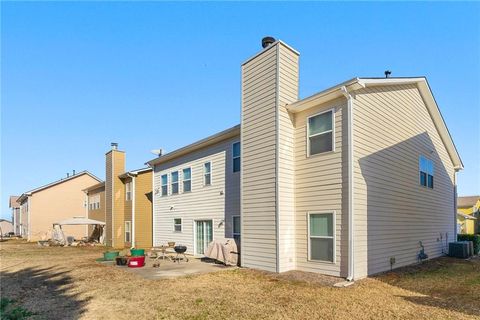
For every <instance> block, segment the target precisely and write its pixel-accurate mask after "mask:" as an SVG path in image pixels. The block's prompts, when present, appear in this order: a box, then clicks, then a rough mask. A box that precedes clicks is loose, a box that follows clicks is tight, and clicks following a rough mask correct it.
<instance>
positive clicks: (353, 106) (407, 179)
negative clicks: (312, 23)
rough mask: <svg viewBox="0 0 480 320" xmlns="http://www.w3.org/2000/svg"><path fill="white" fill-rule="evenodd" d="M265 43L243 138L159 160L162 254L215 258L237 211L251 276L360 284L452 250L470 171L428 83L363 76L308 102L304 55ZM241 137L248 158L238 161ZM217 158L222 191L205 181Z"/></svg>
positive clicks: (156, 225)
mask: <svg viewBox="0 0 480 320" xmlns="http://www.w3.org/2000/svg"><path fill="white" fill-rule="evenodd" d="M262 45H263V49H262V50H261V51H260V52H259V53H257V54H256V55H254V56H253V57H252V58H250V59H248V60H247V61H246V62H245V63H243V64H242V66H241V71H242V95H241V97H242V101H241V105H242V108H241V111H242V113H241V124H240V132H239V133H237V134H236V135H235V136H233V137H232V136H228V134H230V133H232V132H234V131H232V130H235V129H234V128H233V129H230V130H227V131H224V132H221V133H219V134H217V135H214V136H212V137H209V138H206V139H204V140H201V141H199V142H197V143H194V144H192V145H190V146H187V147H184V148H181V149H179V150H177V151H174V152H172V153H169V154H166V155H163V156H161V157H159V158H157V159H154V160H152V161H150V162H149V165H151V166H152V167H153V168H154V175H153V180H154V195H153V198H154V201H153V206H154V208H153V211H154V216H153V229H154V235H153V238H154V241H153V242H154V245H159V244H163V243H166V242H167V241H176V242H177V243H182V244H185V245H187V246H188V247H189V251H188V252H189V253H194V254H201V253H202V252H201V250H198V248H200V249H202V248H203V247H199V245H197V244H196V241H199V239H197V235H198V234H199V233H198V232H200V233H201V234H202V236H203V233H204V229H202V228H205V226H204V221H206V220H208V221H211V222H213V223H212V224H211V229H212V231H211V232H212V234H213V237H209V238H208V239H207V240H209V241H211V240H212V239H215V238H217V237H223V236H225V237H229V236H230V235H231V234H230V233H229V232H228V231H227V228H228V225H229V221H230V217H229V215H231V214H232V213H233V214H234V215H237V214H240V216H241V217H240V219H239V221H240V223H241V225H240V226H239V227H237V228H235V231H236V232H235V233H236V234H237V236H239V233H240V232H241V264H242V266H244V267H251V268H256V269H262V270H267V271H273V272H284V271H288V270H302V271H310V272H319V273H323V274H329V275H334V276H341V277H345V278H347V279H348V280H354V279H358V278H362V277H365V276H368V275H371V274H374V273H378V272H382V271H386V270H389V269H390V268H391V267H392V268H396V267H400V266H404V265H407V264H411V263H415V262H416V261H417V260H418V253H419V252H420V249H421V247H422V246H423V247H424V248H425V252H426V253H427V254H428V255H429V257H430V258H433V257H438V256H440V255H442V254H445V253H446V252H447V248H448V242H451V241H454V240H455V238H456V227H455V226H456V211H457V210H456V172H457V171H459V170H461V169H462V168H463V164H462V162H461V159H460V156H459V154H458V152H457V150H456V148H455V145H454V143H453V140H452V138H451V136H450V134H449V132H448V129H447V127H446V124H445V122H444V120H443V118H442V116H441V113H440V111H439V108H438V106H437V104H436V102H435V99H434V97H433V94H432V91H431V90H430V87H429V85H428V82H427V80H426V79H425V78H422V77H419V78H354V79H351V80H348V81H345V82H343V83H340V84H338V85H336V86H333V87H330V88H328V89H325V90H323V91H320V92H319V93H317V94H314V95H312V96H310V97H307V98H304V99H299V98H298V83H299V69H298V63H299V53H298V52H297V51H296V50H295V49H293V48H291V47H290V46H288V45H287V44H285V43H283V42H282V41H275V40H274V39H272V38H265V39H264V41H262ZM237 128H238V127H237ZM235 140H240V141H241V150H239V151H241V152H239V153H238V154H234V153H232V154H229V151H230V150H231V149H230V147H229V145H231V143H232V142H233V141H235ZM236 156H237V157H238V159H237V160H234V158H235V157H236ZM240 157H241V162H240ZM206 161H211V163H212V179H213V180H212V181H213V183H212V186H211V188H205V187H203V186H202V184H201V182H202V172H203V171H202V164H204V163H205V162H206ZM234 161H238V162H239V163H238V165H239V166H240V168H239V169H240V176H241V177H238V178H237V176H235V175H231V171H230V170H229V167H228V166H229V165H230V163H231V162H232V163H233V164H234V163H235V162H234ZM240 163H241V165H240ZM185 168H190V169H191V171H187V172H190V174H191V175H190V174H187V175H188V177H189V178H190V182H191V186H192V189H191V191H188V192H183V191H182V189H181V188H182V183H183V181H184V180H185V179H184V178H183V177H182V173H183V170H184V169H185ZM218 169H220V170H218ZM236 174H237V173H236ZM187 180H188V179H187ZM175 184H178V186H174V185H175ZM174 188H175V192H172V190H174ZM177 189H178V192H176V190H177ZM229 189H230V190H232V191H233V193H234V195H233V196H232V194H231V192H226V193H225V194H222V192H225V190H229ZM177 193H178V194H177ZM237 195H238V196H237ZM197 228H198V229H197ZM207 229H208V227H207ZM204 238H205V237H204ZM200 240H201V239H200ZM202 241H205V239H204V240H202ZM205 245H206V244H203V246H205Z"/></svg>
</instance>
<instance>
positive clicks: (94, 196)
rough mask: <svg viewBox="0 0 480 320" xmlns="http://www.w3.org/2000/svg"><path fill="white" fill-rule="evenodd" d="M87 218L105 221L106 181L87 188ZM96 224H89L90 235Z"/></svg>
mask: <svg viewBox="0 0 480 320" xmlns="http://www.w3.org/2000/svg"><path fill="white" fill-rule="evenodd" d="M83 191H84V192H85V195H86V196H85V197H86V203H87V210H88V213H87V218H89V219H93V220H97V221H103V222H105V220H106V217H105V182H100V183H97V184H95V185H93V186H91V187H89V188H87V189H85V190H83ZM94 227H95V226H88V234H89V235H90V234H91V233H92V231H93V229H94Z"/></svg>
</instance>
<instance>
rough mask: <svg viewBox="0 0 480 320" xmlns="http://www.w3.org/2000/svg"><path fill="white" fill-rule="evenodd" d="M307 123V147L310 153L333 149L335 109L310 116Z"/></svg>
mask: <svg viewBox="0 0 480 320" xmlns="http://www.w3.org/2000/svg"><path fill="white" fill-rule="evenodd" d="M307 120H308V123H307V134H308V140H307V148H308V155H309V156H311V155H314V154H318V153H323V152H328V151H333V149H334V139H335V135H334V130H333V110H328V111H325V112H322V113H319V114H316V115H314V116H311V117H309V118H308V119H307Z"/></svg>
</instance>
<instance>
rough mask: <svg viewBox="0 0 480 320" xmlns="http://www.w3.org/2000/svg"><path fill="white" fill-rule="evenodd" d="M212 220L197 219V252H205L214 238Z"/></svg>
mask: <svg viewBox="0 0 480 320" xmlns="http://www.w3.org/2000/svg"><path fill="white" fill-rule="evenodd" d="M212 225H213V224H212V220H202V221H195V253H196V254H204V253H205V249H207V247H208V245H209V244H210V242H212V240H213V227H212Z"/></svg>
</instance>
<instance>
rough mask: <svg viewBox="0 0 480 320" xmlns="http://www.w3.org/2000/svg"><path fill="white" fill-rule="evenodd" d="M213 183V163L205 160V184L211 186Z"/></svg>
mask: <svg viewBox="0 0 480 320" xmlns="http://www.w3.org/2000/svg"><path fill="white" fill-rule="evenodd" d="M211 184H212V163H211V162H205V163H204V164H203V185H204V186H209V185H211Z"/></svg>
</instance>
